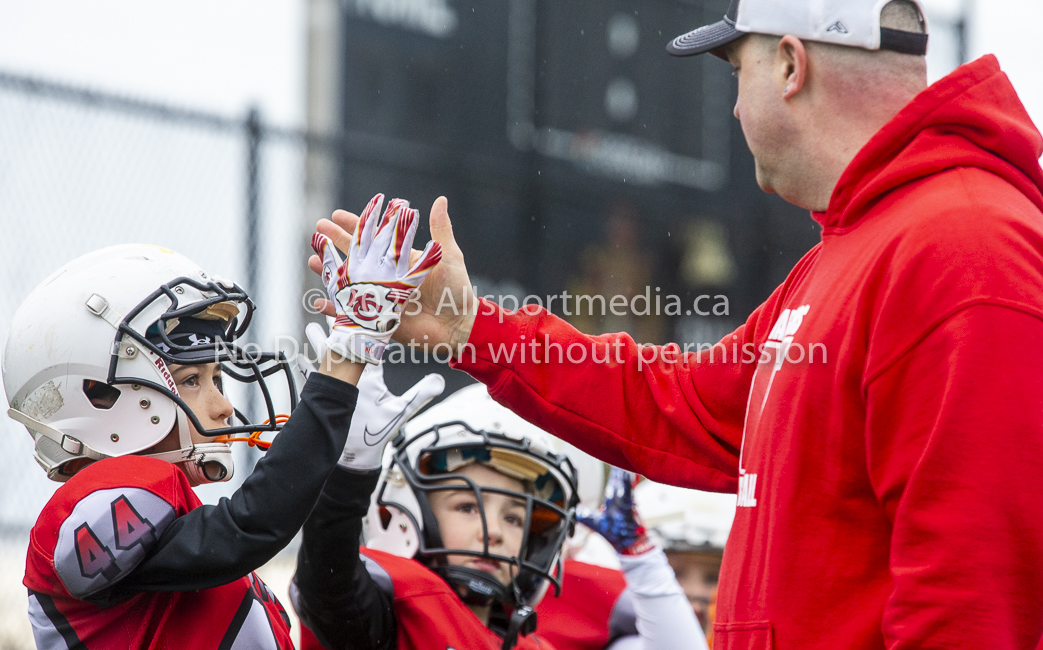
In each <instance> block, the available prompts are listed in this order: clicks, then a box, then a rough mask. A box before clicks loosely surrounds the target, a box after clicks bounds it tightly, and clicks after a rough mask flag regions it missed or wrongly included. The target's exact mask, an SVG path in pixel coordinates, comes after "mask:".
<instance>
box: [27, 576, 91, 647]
mask: <svg viewBox="0 0 1043 650" xmlns="http://www.w3.org/2000/svg"><path fill="white" fill-rule="evenodd" d="M29 622H30V623H32V626H33V638H34V639H35V640H36V647H37V648H39V650H87V646H85V645H84V644H83V641H80V637H79V636H77V634H76V630H74V629H72V625H71V624H70V623H69V619H67V618H65V616H64V615H63V614H62V613H61V612H59V611H58V608H57V607H55V605H54V599H53V598H51V597H50V596H48V595H47V594H41V593H38V592H35V591H33V590H32V589H30V590H29Z"/></svg>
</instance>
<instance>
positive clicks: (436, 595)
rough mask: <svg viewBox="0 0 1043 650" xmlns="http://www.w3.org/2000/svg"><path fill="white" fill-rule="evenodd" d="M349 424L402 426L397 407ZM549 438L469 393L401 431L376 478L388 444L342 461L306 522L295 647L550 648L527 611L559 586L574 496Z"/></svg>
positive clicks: (480, 391) (388, 430) (366, 408)
mask: <svg viewBox="0 0 1043 650" xmlns="http://www.w3.org/2000/svg"><path fill="white" fill-rule="evenodd" d="M367 379H368V378H367ZM382 391H383V387H382V386H380V387H379V388H378V389H376V391H375V392H376V393H378V394H379V393H380V392H382ZM362 392H363V393H365V392H367V389H365V388H364V389H362ZM357 416H358V419H357V422H358V423H366V424H363V425H361V426H364V428H365V429H366V430H367V431H370V432H371V433H372V434H373V440H376V438H377V436H384V437H383V440H387V439H388V437H389V436H390V435H391V434H392V433H394V430H396V429H397V427H398V426H399V425H400V423H401V422H402V421H403V420H404V419H405V418H404V416H403V414H402V413H401V411H400V405H399V404H393V403H392V400H388V401H386V402H385V405H382V404H381V403H378V402H374V401H370V400H365V399H362V400H360V402H359V411H358V414H357ZM555 442H556V441H555V440H554V439H552V438H551V437H550V436H549V435H548V434H546V433H545V432H543V431H541V430H540V429H537V428H536V427H534V426H532V425H530V424H528V423H525V422H524V421H522V420H521V419H520V418H518V417H517V416H514V415H513V414H511V413H510V412H509V411H506V410H505V409H503V408H502V407H500V406H498V405H496V404H495V403H493V402H492V400H491V399H489V397H488V394H487V393H486V392H485V389H484V387H483V386H472V387H468V388H465V389H463V390H461V391H458V392H457V393H455V394H454V395H452V396H450V397H449V398H447V399H446V400H444V401H443V402H442V403H440V404H439V405H437V406H435V407H434V408H432V409H430V410H429V411H427V412H426V413H424V414H422V415H421V416H419V417H418V418H417V419H416V420H414V421H413V422H412V423H410V424H409V425H408V427H407V429H406V430H405V432H404V434H403V435H398V436H397V437H395V439H394V443H393V445H392V448H391V449H390V453H389V454H388V461H387V466H386V468H385V470H384V471H383V472H381V455H382V454H381V453H380V452H381V451H382V448H383V446H384V445H383V444H382V443H380V444H377V445H375V446H374V448H372V450H371V453H369V454H368V455H367V456H366V457H365V458H362V457H361V456H356V457H355V458H354V459H353V460H352V461H350V462H345V460H342V461H341V463H340V467H338V468H337V469H336V470H334V472H333V473H332V474H331V475H330V478H329V480H328V481H327V483H326V487H325V489H324V491H323V494H322V497H321V498H320V499H319V502H318V504H317V505H316V508H315V511H314V512H313V513H312V516H311V518H310V519H309V520H308V523H307V524H306V525H305V527H304V538H303V543H302V545H301V549H300V554H299V558H298V566H297V574H296V576H295V578H294V584H293V586H292V588H291V595H292V598H293V603H294V607H295V609H296V610H297V612H298V614H299V615H300V617H301V621H302V624H303V626H304V629H303V630H302V646H303V647H304V648H305V649H306V650H313V649H314V650H317V649H319V648H328V649H330V650H341V649H343V648H353V649H354V648H398V649H399V650H407V649H410V648H417V649H421V648H424V649H427V648H430V649H437V650H445V648H447V647H451V648H508V649H509V648H511V647H517V648H545V649H546V648H551V647H552V646H551V645H550V644H549V643H547V642H546V641H543V640H541V639H540V638H539V633H538V632H537V633H535V634H532V631H533V628H534V627H535V623H536V617H535V616H534V614H533V611H532V607H534V606H535V605H536V604H537V603H538V602H539V601H540V599H541V598H542V597H543V595H544V593H546V592H547V590H548V588H553V589H557V588H558V586H559V584H560V577H559V575H558V572H559V558H560V552H561V547H562V544H563V542H564V541H565V538H566V536H567V535H568V534H569V532H570V530H571V528H572V526H573V522H574V509H575V504H576V501H577V497H576V473H575V470H574V469H573V468H572V466H571V464H570V463H569V461H568V459H567V458H565V457H564V456H560V455H558V454H556V453H554V452H552V451H550V449H551V448H552V446H553V444H554V443H555ZM349 444H350V443H349ZM378 483H379V487H378ZM364 522H365V524H366V526H365V527H366V529H367V530H366V540H367V542H366V544H367V545H366V546H365V547H362V548H360V546H359V539H360V536H361V533H362V532H363V528H364Z"/></svg>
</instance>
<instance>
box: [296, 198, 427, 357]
mask: <svg viewBox="0 0 1043 650" xmlns="http://www.w3.org/2000/svg"><path fill="white" fill-rule="evenodd" d="M383 204H384V195H383V194H377V195H376V196H375V197H373V200H371V201H370V202H369V205H367V206H366V209H365V211H363V213H362V216H361V217H360V218H359V222H358V225H357V226H356V227H355V235H354V236H353V237H352V240H351V246H350V247H349V248H348V261H347V262H345V263H341V259H340V255H339V254H338V253H337V249H336V247H334V245H333V242H332V241H330V239H329V237H326V236H325V235H322V234H319V233H315V234H314V235H312V240H311V246H312V248H313V249H315V253H316V254H318V256H319V257H320V258H321V259H322V282H323V284H324V285H325V286H326V293H327V294H328V295H329V298H330V301H331V302H332V303H333V304H334V305H335V306H336V308H337V318H336V319H335V320H334V323H333V327H332V329H331V332H330V335H329V338H328V339H327V342H326V347H327V348H328V349H332V350H333V351H334V352H336V353H338V354H340V355H341V356H343V357H346V358H348V359H350V360H352V361H357V362H366V363H380V359H381V358H382V357H383V355H384V348H385V347H387V344H388V342H389V341H390V340H391V335H392V334H393V333H394V331H395V329H396V328H398V324H399V319H400V318H401V313H402V306H403V305H405V304H406V302H408V301H409V300H410V298H411V297H412V296H413V293H414V292H415V291H416V290H417V287H419V286H420V284H421V283H422V282H423V281H424V278H426V277H427V274H428V273H430V272H431V270H432V269H433V268H434V267H435V265H436V264H438V261H439V260H440V259H442V247H441V246H439V245H438V243H437V242H429V243H428V244H427V248H425V249H424V252H423V253H421V254H420V257H419V259H417V261H416V263H415V264H413V265H412V266H410V265H409V255H410V251H411V250H412V246H413V237H414V236H415V235H416V229H417V226H418V225H419V223H420V218H419V214H418V213H417V211H416V210H412V209H410V208H409V201H404V200H402V199H392V200H391V202H389V203H388V207H387V210H386V211H385V212H384V216H383V217H379V218H378V217H377V215H379V214H380V208H381V206H382V205H383Z"/></svg>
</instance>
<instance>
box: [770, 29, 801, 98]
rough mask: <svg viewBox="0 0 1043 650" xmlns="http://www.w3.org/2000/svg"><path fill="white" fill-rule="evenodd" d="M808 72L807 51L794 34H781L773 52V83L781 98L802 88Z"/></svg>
mask: <svg viewBox="0 0 1043 650" xmlns="http://www.w3.org/2000/svg"><path fill="white" fill-rule="evenodd" d="M807 73H808V51H807V49H806V48H805V47H804V43H803V42H802V41H801V40H800V39H799V38H797V37H796V36H788V35H787V36H783V37H782V39H781V40H780V41H779V45H778V48H777V49H776V52H775V84H776V86H777V87H778V89H779V93H780V94H781V95H782V98H783V99H790V98H791V97H793V96H794V95H796V94H797V93H799V92H800V91H801V89H803V88H804V82H805V81H806V80H807Z"/></svg>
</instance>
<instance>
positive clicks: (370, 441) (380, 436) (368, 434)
mask: <svg viewBox="0 0 1043 650" xmlns="http://www.w3.org/2000/svg"><path fill="white" fill-rule="evenodd" d="M415 401H416V397H414V398H413V399H411V400H409V403H408V404H406V406H405V408H403V409H402V410H401V411H399V413H398V415H396V416H395V417H393V418H391V421H390V422H388V423H387V424H385V425H384V427H383V428H382V429H379V430H377V431H370V430H369V424H368V423H367V424H366V425H365V426H364V427H363V428H362V440H363V442H365V443H366V445H367V446H369V447H376V446H377V445H379V444H380V443H382V442H383V441H384V438H386V437H387V435H388V433H389V432H391V431H393V430H394V429H395V427H397V426H398V423H399V421H401V420H402V418H403V417H405V415H406V411H408V410H409V407H410V406H412V405H413V402H415Z"/></svg>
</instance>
